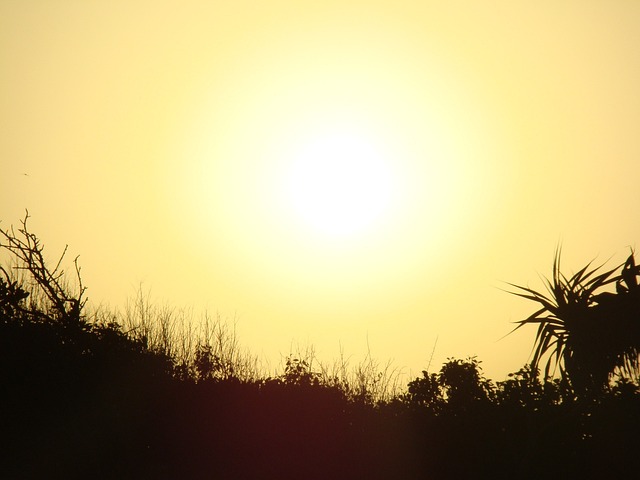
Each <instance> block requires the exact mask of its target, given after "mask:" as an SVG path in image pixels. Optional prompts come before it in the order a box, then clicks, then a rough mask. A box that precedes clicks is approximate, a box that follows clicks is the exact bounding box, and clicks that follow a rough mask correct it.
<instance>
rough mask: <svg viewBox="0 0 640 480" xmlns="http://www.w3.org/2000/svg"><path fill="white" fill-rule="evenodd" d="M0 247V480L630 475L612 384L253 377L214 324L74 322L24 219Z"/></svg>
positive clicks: (73, 299) (73, 309) (305, 371)
mask: <svg viewBox="0 0 640 480" xmlns="http://www.w3.org/2000/svg"><path fill="white" fill-rule="evenodd" d="M3 235H4V240H3V243H2V244H0V247H1V248H3V249H5V251H8V252H9V253H11V254H12V255H13V256H14V260H15V264H14V267H15V266H17V267H18V268H19V269H20V270H17V271H16V270H12V269H9V268H8V267H7V268H2V270H1V274H2V276H1V277H0V382H2V392H3V393H2V396H1V397H0V408H1V411H2V414H1V420H0V421H1V431H2V436H1V438H2V440H1V442H2V443H1V445H0V452H1V453H0V455H1V456H2V461H1V462H0V465H2V477H3V478H136V479H138V478H154V479H155V478H171V479H176V478H181V479H182V478H193V479H201V478H214V479H280V480H282V479H362V478H367V479H408V480H409V479H458V478H491V479H503V478H504V479H507V478H509V479H513V478H520V479H539V478H562V479H571V478H576V479H577V478H594V477H598V476H599V477H601V478H618V477H623V476H624V477H631V476H632V475H634V474H635V473H637V467H636V460H635V454H636V452H637V451H638V448H639V447H640V441H639V439H638V438H639V434H640V393H639V389H638V385H637V383H635V382H633V381H630V380H628V379H626V378H625V377H621V376H618V377H615V376H610V377H609V381H608V383H607V384H606V385H605V384H603V385H601V386H600V387H599V388H598V389H597V390H593V389H591V390H589V392H590V394H589V395H584V394H583V393H582V390H580V389H578V390H576V389H575V387H574V386H573V385H572V379H571V376H570V375H565V376H562V377H561V378H555V379H554V378H541V377H540V375H539V372H538V371H537V369H536V366H535V365H534V366H533V367H532V366H525V367H523V368H522V369H521V370H519V371H518V372H516V373H514V374H512V375H510V377H509V378H508V379H507V380H506V381H503V382H497V383H496V382H493V381H491V380H490V379H487V378H485V377H484V375H483V373H482V369H481V366H480V362H479V361H478V360H477V359H475V358H469V359H466V360H460V359H449V360H448V361H447V362H446V363H445V364H444V365H443V366H442V368H441V369H440V371H439V372H437V373H434V372H426V371H425V372H423V373H422V375H421V376H420V377H418V378H415V379H414V380H412V381H411V382H409V384H408V385H407V388H406V389H404V390H403V391H402V392H401V393H397V394H395V395H392V396H387V397H384V396H382V395H380V394H374V392H373V391H372V390H367V387H366V385H373V382H370V383H367V381H366V379H365V380H362V379H361V381H360V383H359V384H354V383H349V382H348V381H346V380H345V378H346V377H345V378H338V377H337V376H331V375H329V374H328V373H327V372H328V370H327V371H324V372H318V371H315V370H314V369H313V368H312V366H311V363H310V362H309V361H307V359H305V358H299V357H293V356H292V357H290V358H289V359H288V361H287V363H286V365H285V367H284V370H283V371H282V372H281V373H280V374H277V375H275V376H265V375H262V376H261V375H260V373H259V371H257V370H253V371H252V370H251V365H252V364H251V361H250V356H247V355H242V354H240V353H239V350H238V349H237V345H236V344H235V343H234V340H233V339H232V338H230V337H226V336H225V331H224V330H223V329H222V327H221V325H220V324H218V326H217V328H218V330H214V331H216V332H217V336H216V335H214V336H213V337H209V341H205V340H203V339H197V338H196V339H186V338H182V339H175V338H173V339H171V338H170V337H168V336H166V335H165V336H164V337H163V336H162V335H157V337H154V335H156V334H157V333H158V332H157V330H155V331H154V327H153V321H154V320H153V319H149V318H146V320H145V322H146V323H144V324H143V323H138V324H137V326H136V325H133V324H132V325H128V327H127V330H126V331H125V329H124V328H123V324H122V322H118V321H115V320H117V318H118V316H117V315H115V314H113V313H108V312H94V313H93V314H91V315H89V314H87V313H86V307H85V300H84V297H83V293H84V288H83V286H82V282H81V279H80V276H79V270H77V279H76V285H75V287H70V286H69V284H67V283H65V282H66V281H67V280H68V279H65V278H64V276H63V275H62V274H61V272H60V271H59V270H58V267H56V268H54V269H53V270H51V269H50V268H49V267H48V266H47V265H46V264H45V262H44V259H43V256H42V255H41V252H42V247H41V245H40V243H39V242H38V241H37V239H36V238H35V236H33V235H32V234H30V233H29V232H28V230H27V225H26V220H25V222H24V223H23V228H22V229H20V230H19V233H18V234H16V233H14V232H13V231H5V232H3ZM629 268H630V267H629ZM629 268H627V269H626V270H625V271H627V270H628V269H629ZM634 268H635V267H634ZM16 272H23V273H26V275H25V276H22V277H16V275H15V273H16ZM17 278H21V280H20V281H18V280H17ZM627 278H630V277H629V276H628V274H627ZM629 282H631V280H629ZM630 284H631V283H630ZM630 288H632V287H630ZM74 292H75V293H74ZM619 293H620V294H624V295H626V294H627V293H628V292H627V293H625V292H623V291H622V290H619ZM625 298H628V297H625ZM625 301H626V300H625ZM130 320H131V319H130ZM637 320H639V319H637V318H636V321H637ZM155 321H157V325H156V327H155V328H160V330H161V331H162V328H161V327H162V325H163V324H162V319H161V318H156V320H155ZM165 326H166V325H165ZM154 332H155V333H154ZM152 337H153V338H158V339H160V340H157V341H152V340H151V338H152ZM162 338H164V340H161V339H162ZM176 342H178V343H180V342H181V343H180V344H176ZM216 342H217V343H216ZM225 342H227V343H225ZM187 344H190V345H191V348H190V349H189V348H187V347H185V345H187ZM376 374H377V372H376ZM594 392H595V393H594Z"/></svg>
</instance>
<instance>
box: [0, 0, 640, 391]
mask: <svg viewBox="0 0 640 480" xmlns="http://www.w3.org/2000/svg"><path fill="white" fill-rule="evenodd" d="M638 25H640V3H639V2H633V1H612V2H604V1H588V0H581V1H565V2H551V1H548V2H512V1H494V2H476V1H468V2H430V1H415V2H410V1H401V0H398V1H394V2H389V1H383V2H376V1H367V2H364V1H349V0H341V1H323V2H300V1H266V0H265V1H239V0H234V1H181V2H167V1H162V0H154V1H135V0H129V1H108V2H107V1H94V2H85V1H59V2H41V1H30V0H21V1H7V0H3V1H0V124H1V125H2V128H1V129H0V221H1V222H2V223H1V225H2V227H3V228H7V227H9V226H10V225H11V224H14V225H17V224H18V222H19V221H20V219H21V218H22V217H23V215H24V210H25V208H27V209H29V212H30V214H31V215H32V219H31V227H32V230H33V231H34V232H35V233H36V234H37V235H38V236H39V237H40V238H41V239H42V240H43V242H44V243H45V244H46V245H47V251H48V252H49V254H50V255H51V256H52V258H53V257H55V256H56V255H57V254H58V253H59V252H61V250H62V248H63V247H64V245H65V244H69V246H70V255H71V257H73V256H75V255H80V263H81V265H82V267H83V278H84V281H85V283H86V285H87V286H88V287H89V290H88V295H89V297H90V301H91V302H92V303H93V304H94V305H97V304H101V303H106V304H109V305H111V306H113V307H122V306H123V305H124V303H125V301H126V299H127V298H129V297H131V296H133V295H134V294H135V291H136V289H137V288H138V286H139V285H140V284H141V283H142V285H143V289H148V290H150V292H151V296H152V298H153V299H155V300H154V301H155V302H157V303H159V304H169V305H175V306H177V307H189V308H193V309H194V311H201V310H204V309H207V310H208V311H211V312H215V311H217V312H219V313H220V314H221V315H222V316H223V317H226V318H229V319H233V318H234V317H235V318H237V320H238V324H237V329H238V333H239V334H240V340H241V342H242V343H243V344H244V345H245V346H247V347H248V348H250V349H251V350H252V351H253V352H254V353H256V354H259V355H263V356H264V357H265V358H267V359H269V360H270V361H271V362H272V363H273V364H277V362H278V361H279V359H280V356H281V355H283V354H286V353H287V352H288V351H289V348H290V345H291V343H292V342H294V343H301V344H307V343H309V344H313V345H314V346H315V349H316V352H317V354H318V356H319V357H320V358H321V359H327V360H329V359H333V358H336V357H337V356H338V353H339V349H340V345H342V347H343V348H344V350H345V353H346V354H347V355H349V354H353V355H354V357H355V358H360V357H361V356H362V355H363V354H364V352H365V351H366V349H367V344H368V345H369V347H370V349H371V353H372V355H373V356H374V357H376V358H379V359H381V360H383V361H384V360H386V359H388V358H392V359H393V360H394V362H395V364H396V365H398V366H401V367H405V368H406V370H407V371H409V370H410V371H411V372H413V373H415V374H417V373H419V371H420V370H421V369H423V368H426V367H427V364H428V362H429V358H430V356H431V352H432V349H433V346H434V343H435V342H436V338H437V339H438V343H437V347H436V349H435V353H434V356H433V363H432V366H431V369H432V370H435V369H437V368H439V366H440V364H441V363H442V362H444V361H445V360H446V358H447V357H451V356H454V357H460V358H462V357H466V356H469V355H477V356H478V357H479V359H480V360H482V361H483V366H484V368H485V372H486V373H487V374H488V375H489V376H490V377H492V378H494V379H496V380H501V379H503V378H504V376H505V375H506V374H507V373H508V372H511V371H515V370H517V369H518V368H519V367H520V366H522V364H524V363H525V362H526V361H527V359H528V355H529V352H530V346H531V344H532V342H533V339H534V332H533V331H519V332H517V333H516V334H514V335H512V336H509V337H507V338H504V339H501V337H503V336H504V335H505V334H506V333H508V332H509V331H510V330H511V328H512V327H513V324H512V323H511V322H513V321H515V320H518V319H520V318H522V317H523V316H525V315H526V314H528V313H529V312H531V311H532V308H533V307H534V306H533V304H528V303H527V302H526V301H525V300H519V299H517V298H515V297H512V296H510V295H508V294H506V293H504V292H503V291H501V290H500V288H504V287H505V284H504V283H503V282H515V283H520V284H529V285H530V286H532V287H539V286H541V284H540V280H539V279H538V273H541V274H547V273H549V272H550V269H551V264H552V260H553V254H554V250H555V248H556V246H557V245H558V244H559V243H561V244H562V246H563V260H564V265H565V269H566V270H567V271H571V270H575V269H577V268H578V267H581V266H582V265H583V264H584V263H585V262H587V261H589V260H591V259H592V258H594V257H596V258H597V259H599V260H601V261H606V260H607V259H609V258H610V257H611V258H612V260H611V264H612V265H613V264H614V263H615V262H618V261H622V260H623V259H624V258H625V257H626V255H628V252H629V246H631V247H636V246H637V245H638V243H637V242H638V241H640V222H638V210H639V208H638V207H640V188H639V187H638V182H639V181H640V87H639V85H640V28H638ZM25 173H26V174H27V175H24V174H25Z"/></svg>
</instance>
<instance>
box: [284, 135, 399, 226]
mask: <svg viewBox="0 0 640 480" xmlns="http://www.w3.org/2000/svg"><path fill="white" fill-rule="evenodd" d="M294 157H295V158H294V164H293V166H292V171H291V174H290V178H289V185H288V190H289V195H290V202H291V204H292V206H293V207H294V209H295V211H296V213H297V214H298V215H299V216H300V218H301V219H302V220H303V221H304V222H305V223H306V224H307V225H309V226H310V227H312V228H313V229H314V230H316V231H318V232H320V233H322V234H325V235H329V236H345V235H350V234H354V233H357V232H360V231H362V230H364V229H366V228H367V227H369V226H370V225H372V224H373V223H375V221H376V220H378V219H380V218H381V217H383V215H384V214H385V212H386V211H387V210H388V209H389V207H390V203H391V194H392V187H393V185H392V183H393V182H392V179H391V172H390V170H389V168H388V165H386V164H385V159H384V158H383V157H382V155H381V152H380V150H379V148H377V147H376V145H375V144H374V142H373V141H372V140H371V139H368V138H366V137H365V136H364V135H361V134H357V133H353V132H348V131H339V132H331V133H324V134H321V135H318V136H316V137H313V138H312V139H311V140H310V141H308V142H307V143H305V144H304V145H302V146H301V147H300V150H299V151H298V152H296V153H295V155H294Z"/></svg>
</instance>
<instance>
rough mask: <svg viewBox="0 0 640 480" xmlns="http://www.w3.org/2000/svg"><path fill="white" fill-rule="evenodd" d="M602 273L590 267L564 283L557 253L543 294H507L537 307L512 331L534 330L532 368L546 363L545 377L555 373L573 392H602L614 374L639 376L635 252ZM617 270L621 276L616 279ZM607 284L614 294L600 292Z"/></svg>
mask: <svg viewBox="0 0 640 480" xmlns="http://www.w3.org/2000/svg"><path fill="white" fill-rule="evenodd" d="M602 267H603V265H600V266H598V267H592V266H591V262H590V263H589V264H587V265H586V266H585V267H584V268H582V269H581V270H579V271H578V272H577V273H575V274H574V275H572V276H570V277H566V276H565V275H564V274H562V273H561V272H560V251H559V250H558V251H557V252H556V255H555V259H554V262H553V275H552V278H551V280H549V279H545V284H546V288H547V292H545V293H541V292H537V291H535V290H533V289H531V288H528V287H522V286H519V285H514V284H510V285H511V286H513V287H515V288H517V289H518V290H517V291H515V292H511V293H514V294H515V295H518V296H520V297H523V298H526V299H528V300H532V301H534V302H536V303H539V304H540V305H541V308H540V309H539V310H537V311H535V312H534V313H533V314H531V315H530V316H529V317H527V318H525V319H524V320H520V321H519V322H517V323H518V326H517V327H516V328H515V330H517V329H518V328H520V327H522V326H525V325H537V326H538V331H537V334H536V339H535V344H534V350H533V358H532V361H531V365H532V367H533V368H538V366H539V364H540V363H541V362H542V361H543V358H545V357H546V358H547V362H546V365H545V369H544V375H545V377H546V378H548V377H549V376H550V375H552V374H553V371H555V368H556V367H559V369H560V373H561V375H562V376H563V377H564V378H566V379H568V380H569V381H570V382H571V384H572V385H573V387H574V388H575V389H576V390H577V391H586V390H590V389H593V388H596V389H598V388H601V387H603V386H606V385H607V383H608V379H609V376H610V375H611V374H612V373H614V372H615V371H616V370H617V371H619V372H620V373H622V374H625V375H629V376H632V377H637V376H638V373H639V372H640V359H639V356H638V354H639V352H640V287H639V286H638V282H637V278H636V277H637V276H638V275H640V268H639V266H636V264H635V259H634V254H633V252H632V253H631V255H630V256H629V258H628V259H627V261H626V262H625V263H624V264H622V265H618V266H616V267H615V268H613V269H611V270H606V271H602ZM619 268H622V270H621V273H620V274H618V275H616V274H615V273H616V271H617V270H618V269H619ZM611 284H615V286H616V293H613V292H609V291H604V292H599V290H600V289H602V288H603V287H605V286H607V285H611ZM552 367H553V371H552Z"/></svg>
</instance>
